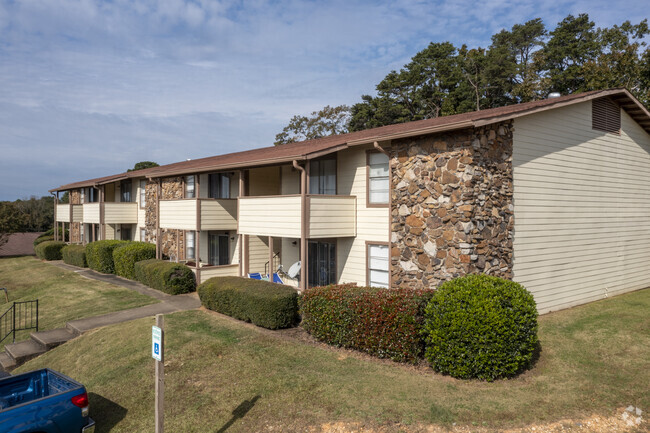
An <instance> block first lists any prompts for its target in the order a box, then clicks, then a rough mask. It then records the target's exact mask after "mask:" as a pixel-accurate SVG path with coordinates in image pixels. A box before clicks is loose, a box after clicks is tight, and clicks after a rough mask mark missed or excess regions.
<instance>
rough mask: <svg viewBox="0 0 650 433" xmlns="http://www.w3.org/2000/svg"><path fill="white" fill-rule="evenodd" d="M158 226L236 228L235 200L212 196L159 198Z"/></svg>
mask: <svg viewBox="0 0 650 433" xmlns="http://www.w3.org/2000/svg"><path fill="white" fill-rule="evenodd" d="M197 200H198V206H197ZM160 228H163V229H178V230H237V200H236V199H214V198H199V199H195V198H193V199H182V200H161V201H160Z"/></svg>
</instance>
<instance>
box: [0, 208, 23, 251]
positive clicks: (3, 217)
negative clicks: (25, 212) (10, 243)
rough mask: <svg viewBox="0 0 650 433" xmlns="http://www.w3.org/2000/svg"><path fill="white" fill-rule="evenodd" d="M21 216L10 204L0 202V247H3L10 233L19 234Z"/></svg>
mask: <svg viewBox="0 0 650 433" xmlns="http://www.w3.org/2000/svg"><path fill="white" fill-rule="evenodd" d="M20 217H21V215H20V213H19V212H18V209H17V208H16V206H15V205H14V203H12V202H8V201H3V202H0V246H2V245H4V244H5V243H6V242H7V240H8V238H9V235H10V234H11V233H16V232H20V231H21V228H22V224H21V219H20Z"/></svg>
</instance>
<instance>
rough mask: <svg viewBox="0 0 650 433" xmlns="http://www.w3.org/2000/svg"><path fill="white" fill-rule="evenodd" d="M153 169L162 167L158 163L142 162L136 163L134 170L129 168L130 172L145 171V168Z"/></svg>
mask: <svg viewBox="0 0 650 433" xmlns="http://www.w3.org/2000/svg"><path fill="white" fill-rule="evenodd" d="M151 167H160V164H158V163H157V162H153V161H140V162H136V163H135V165H134V166H133V168H129V169H128V170H127V172H128V171H137V170H144V169H145V168H151Z"/></svg>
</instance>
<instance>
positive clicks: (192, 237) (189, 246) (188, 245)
mask: <svg viewBox="0 0 650 433" xmlns="http://www.w3.org/2000/svg"><path fill="white" fill-rule="evenodd" d="M190 241H191V242H190ZM190 251H191V252H192V254H191V255H190ZM185 259H186V260H190V259H194V260H196V232H195V231H189V230H188V231H186V232H185Z"/></svg>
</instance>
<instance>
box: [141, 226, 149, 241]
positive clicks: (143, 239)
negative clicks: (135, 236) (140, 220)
mask: <svg viewBox="0 0 650 433" xmlns="http://www.w3.org/2000/svg"><path fill="white" fill-rule="evenodd" d="M140 241H141V242H146V241H147V230H145V229H143V228H142V227H140Z"/></svg>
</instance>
